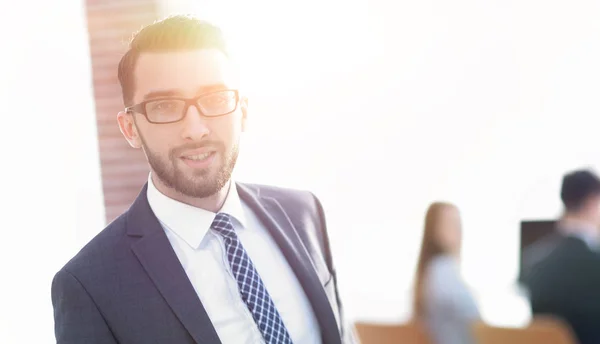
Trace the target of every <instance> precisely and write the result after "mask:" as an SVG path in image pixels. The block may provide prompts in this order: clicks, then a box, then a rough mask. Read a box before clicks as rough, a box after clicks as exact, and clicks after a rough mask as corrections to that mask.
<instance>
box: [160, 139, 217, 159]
mask: <svg viewBox="0 0 600 344" xmlns="http://www.w3.org/2000/svg"><path fill="white" fill-rule="evenodd" d="M202 148H210V149H214V150H217V151H223V150H225V145H224V144H223V142H219V141H209V140H207V141H202V142H190V143H186V144H183V145H181V146H178V147H176V148H173V149H172V150H171V154H170V155H171V157H178V156H180V155H181V154H183V152H185V151H189V150H193V149H202Z"/></svg>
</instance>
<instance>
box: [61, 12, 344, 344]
mask: <svg viewBox="0 0 600 344" xmlns="http://www.w3.org/2000/svg"><path fill="white" fill-rule="evenodd" d="M118 75H119V81H120V83H121V87H122V90H123V101H124V103H125V109H124V110H123V111H121V112H120V113H119V114H118V115H117V121H118V124H119V127H120V129H121V132H122V133H123V136H124V137H125V139H126V140H127V142H128V143H129V144H130V145H131V146H132V147H133V148H136V149H142V150H143V152H144V153H145V155H146V158H147V160H148V164H149V165H150V170H151V173H150V175H149V177H148V182H147V183H146V185H144V186H143V188H142V189H141V192H140V194H139V196H138V198H137V199H136V200H135V201H134V203H133V204H132V205H131V207H130V208H129V210H127V211H126V212H125V213H124V214H123V215H121V216H120V217H119V218H117V219H116V220H115V221H113V222H112V223H111V224H109V225H108V227H107V228H105V229H104V230H103V231H102V232H101V233H100V234H99V235H98V236H96V237H95V238H94V239H92V240H91V242H90V243H88V244H87V245H86V246H85V247H84V248H83V249H82V250H81V251H80V252H79V253H78V254H77V255H76V256H75V257H74V258H73V259H72V260H71V261H70V262H68V263H67V264H66V265H65V267H64V268H63V269H61V270H60V271H59V272H58V273H57V274H56V276H55V278H54V281H53V284H52V303H53V306H54V319H55V333H56V338H57V342H58V343H59V344H67V343H73V344H82V343H87V344H93V343H106V344H108V343H113V344H114V343H127V344H135V343H139V344H148V343H177V344H182V343H199V344H200V343H202V344H213V343H267V344H280V343H288V344H289V343H292V342H293V343H295V344H301V343H305V344H314V343H326V344H341V343H351V342H352V341H353V337H352V335H351V332H350V330H349V328H348V327H345V326H344V325H343V323H344V321H343V317H342V306H341V302H340V298H339V294H338V289H337V278H336V274H335V269H334V265H333V260H332V255H331V251H330V246H329V239H328V235H327V228H326V225H325V218H324V212H323V208H322V207H321V203H320V202H319V200H318V199H317V198H316V197H315V196H314V195H313V194H312V193H310V192H308V191H300V190H290V189H282V188H277V187H273V186H265V185H254V184H246V183H238V182H236V181H234V180H232V179H231V176H232V171H233V169H234V166H235V164H236V160H237V157H238V152H239V144H240V137H241V134H242V132H243V131H244V130H245V127H246V121H247V114H248V111H247V110H248V102H247V99H246V97H245V96H244V94H243V92H242V91H240V90H239V88H238V80H237V73H236V72H235V68H234V66H233V64H232V61H231V59H230V57H229V55H228V52H227V48H226V45H225V42H224V37H223V35H222V33H221V30H220V29H219V28H217V27H215V26H213V25H211V24H210V23H207V22H204V21H202V20H199V19H196V18H193V17H188V16H173V17H169V18H167V19H165V20H162V21H159V22H156V23H154V24H152V25H149V26H147V27H145V28H143V29H142V30H141V31H140V32H139V33H137V34H136V36H135V37H134V39H133V41H132V42H131V45H130V49H129V50H128V51H127V53H126V54H125V55H124V56H123V58H122V59H121V62H120V64H119V70H118Z"/></svg>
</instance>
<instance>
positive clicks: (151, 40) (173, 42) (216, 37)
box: [118, 15, 229, 106]
mask: <svg viewBox="0 0 600 344" xmlns="http://www.w3.org/2000/svg"><path fill="white" fill-rule="evenodd" d="M210 48H215V49H219V50H221V51H222V52H223V53H224V54H225V55H229V54H228V51H227V45H226V44H225V37H224V35H223V32H222V31H221V29H220V28H219V27H217V26H215V25H213V24H211V23H209V22H207V21H204V20H201V19H199V18H196V17H193V16H190V15H175V16H170V17H167V18H165V19H163V20H160V21H157V22H154V23H153V24H151V25H148V26H146V27H144V28H142V29H141V30H140V31H138V32H137V33H136V34H134V36H133V39H132V40H131V42H130V44H129V50H127V52H126V53H125V55H123V57H122V58H121V61H120V62H119V69H118V76H119V82H120V83H121V90H122V92H123V103H124V104H125V106H131V105H133V104H131V102H132V101H133V93H134V87H135V78H134V75H133V71H134V69H135V65H136V62H137V59H138V57H139V56H140V54H141V53H143V52H169V51H182V50H194V49H210Z"/></svg>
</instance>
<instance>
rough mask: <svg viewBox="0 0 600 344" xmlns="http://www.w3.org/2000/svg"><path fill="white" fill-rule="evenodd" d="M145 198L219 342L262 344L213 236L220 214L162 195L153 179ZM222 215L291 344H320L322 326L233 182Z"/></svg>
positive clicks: (218, 239)
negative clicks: (230, 224)
mask: <svg viewBox="0 0 600 344" xmlns="http://www.w3.org/2000/svg"><path fill="white" fill-rule="evenodd" d="M147 195H148V202H149V204H150V208H152V211H153V212H154V214H155V215H156V217H157V218H158V220H159V221H160V223H161V225H162V227H163V228H164V230H165V232H166V234H167V238H168V239H169V242H170V243H171V246H173V249H174V250H175V253H176V254H177V257H178V258H179V261H180V262H181V265H182V266H183V268H184V270H185V272H186V274H187V276H188V278H189V279H190V281H191V283H192V285H193V287H194V289H195V290H196V293H198V296H199V297H200V300H201V301H202V305H203V306H204V308H205V310H206V313H207V314H208V316H209V318H210V320H211V322H212V324H213V326H214V328H215V330H216V331H217V334H218V335H219V338H220V339H221V342H223V343H224V344H229V343H232V344H238V343H240V344H241V343H248V344H250V343H252V344H254V343H263V342H264V340H263V338H262V335H261V333H260V331H259V329H258V327H257V326H256V323H255V322H254V319H253V318H252V314H251V313H250V311H249V310H248V308H247V306H246V304H245V303H244V301H243V300H242V298H241V296H240V293H239V290H238V286H237V282H236V280H235V278H234V277H233V274H232V273H231V269H230V267H229V262H228V260H227V255H226V253H225V250H224V242H223V238H222V237H221V236H220V235H218V234H217V233H215V232H214V231H212V230H210V226H211V224H212V222H213V220H214V218H215V216H216V214H215V213H213V212H210V211H207V210H204V209H200V208H196V207H193V206H191V205H187V204H184V203H181V202H178V201H176V200H174V199H172V198H169V197H167V196H165V195H163V194H162V193H161V192H160V191H158V189H156V187H155V186H154V184H153V182H152V179H151V178H149V180H148V193H147ZM220 212H223V213H227V214H229V215H230V216H231V217H232V219H233V226H234V228H235V231H236V233H237V235H238V237H239V239H240V241H241V242H242V245H243V246H244V248H245V249H246V252H247V253H248V255H249V256H250V259H252V262H253V263H254V266H255V268H256V270H257V271H258V273H259V274H260V277H261V278H262V280H263V282H264V284H265V287H266V288H267V290H268V292H269V294H270V295H271V298H272V299H273V302H274V303H275V306H276V307H277V310H278V311H279V314H280V315H281V317H282V319H283V323H284V324H285V326H286V328H287V330H288V332H289V334H290V337H291V339H292V341H293V342H294V343H295V344H315V343H317V344H318V343H321V334H320V333H321V332H320V330H319V324H318V322H317V320H316V318H315V315H314V312H313V310H312V307H311V305H310V303H309V301H308V299H307V297H306V294H305V293H304V290H303V289H302V286H301V285H300V283H299V281H298V279H297V278H296V275H295V274H294V272H293V271H292V269H291V267H290V266H289V264H288V262H287V260H286V259H285V256H284V255H283V254H282V253H281V251H280V250H279V247H278V246H277V244H276V243H275V242H274V241H273V238H271V236H270V235H269V233H268V231H267V230H266V228H264V226H263V225H262V223H261V222H260V220H259V219H258V218H257V217H256V215H255V214H254V213H253V212H252V210H251V209H250V208H249V207H248V206H246V205H245V204H243V202H242V201H241V199H240V198H239V195H238V192H237V188H236V187H235V183H234V182H233V181H232V182H231V183H230V188H229V193H228V195H227V198H226V200H225V203H224V204H223V207H222V208H221V211H220Z"/></svg>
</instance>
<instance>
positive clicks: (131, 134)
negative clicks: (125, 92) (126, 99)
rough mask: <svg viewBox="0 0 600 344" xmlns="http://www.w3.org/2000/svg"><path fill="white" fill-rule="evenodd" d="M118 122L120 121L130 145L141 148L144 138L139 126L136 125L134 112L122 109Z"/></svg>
mask: <svg viewBox="0 0 600 344" xmlns="http://www.w3.org/2000/svg"><path fill="white" fill-rule="evenodd" d="M117 122H119V129H121V134H123V136H125V139H126V140H127V142H129V145H130V146H131V147H133V148H141V147H142V139H141V137H140V134H139V133H138V129H137V126H136V125H135V120H134V119H133V114H131V113H127V112H125V111H121V112H119V113H118V114H117Z"/></svg>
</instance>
